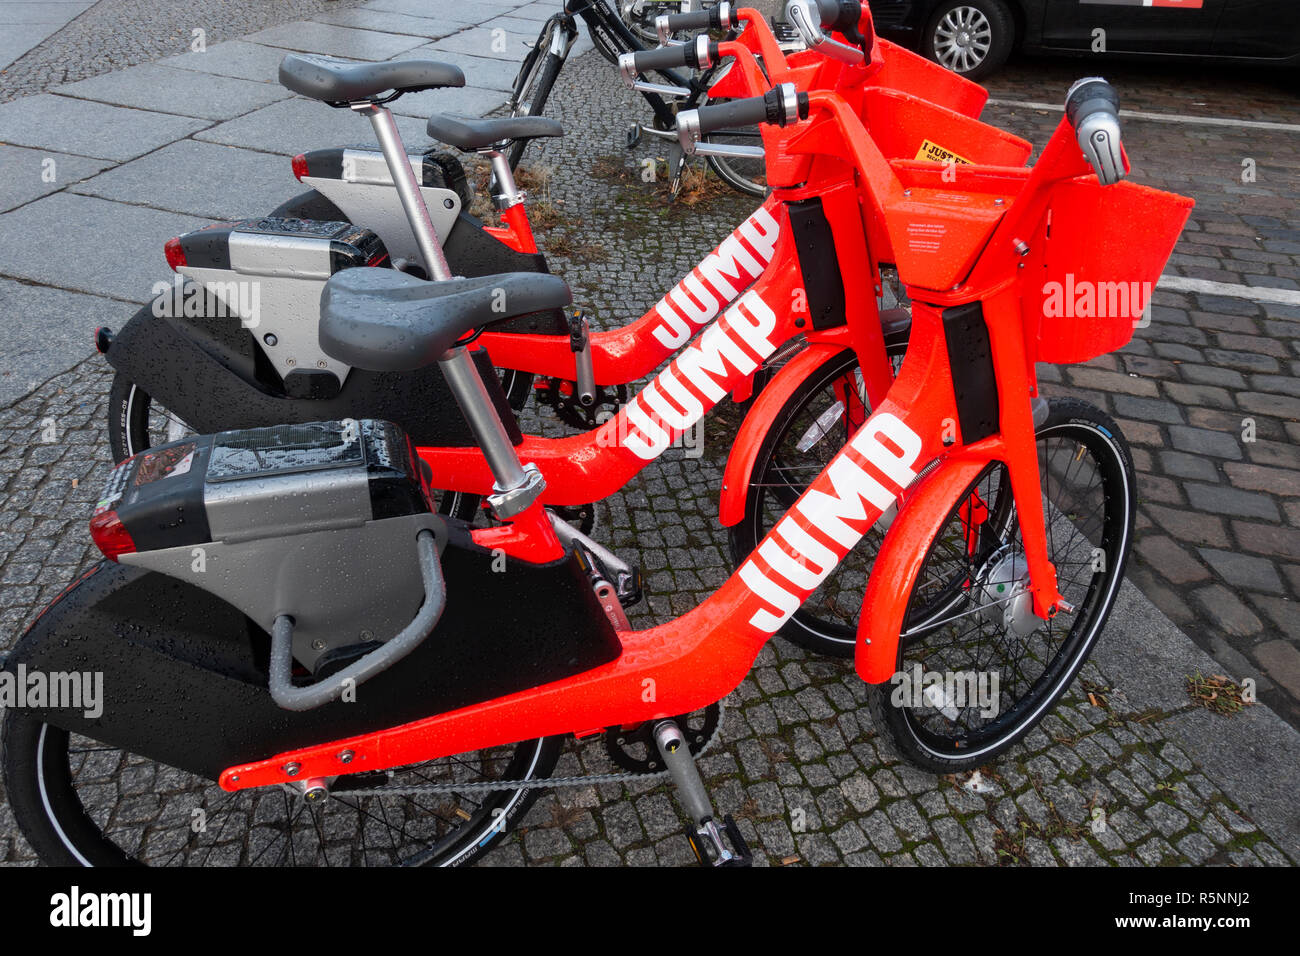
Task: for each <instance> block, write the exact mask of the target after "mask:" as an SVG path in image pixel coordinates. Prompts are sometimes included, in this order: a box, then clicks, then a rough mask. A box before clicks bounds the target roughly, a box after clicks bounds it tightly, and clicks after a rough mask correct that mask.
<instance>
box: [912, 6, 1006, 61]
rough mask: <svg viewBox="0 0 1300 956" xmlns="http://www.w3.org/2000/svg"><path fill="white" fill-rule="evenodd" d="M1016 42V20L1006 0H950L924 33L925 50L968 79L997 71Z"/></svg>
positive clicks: (922, 51)
mask: <svg viewBox="0 0 1300 956" xmlns="http://www.w3.org/2000/svg"><path fill="white" fill-rule="evenodd" d="M1015 42H1016V20H1015V17H1014V16H1013V15H1012V13H1011V10H1010V9H1009V8H1008V7H1007V5H1006V3H1005V2H1004V0H949V2H947V3H945V4H943V5H942V6H940V7H939V9H938V10H936V11H935V13H934V16H933V17H932V18H931V19H930V22H929V24H927V25H926V28H925V33H924V34H923V35H922V37H921V53H922V54H923V55H924V56H926V57H928V58H929V59H931V60H934V62H936V63H938V64H940V65H941V66H944V67H946V68H947V69H949V70H952V72H954V73H957V74H958V75H960V76H964V77H965V78H966V79H968V80H982V79H984V77H986V76H989V75H990V74H992V73H993V72H995V71H996V70H997V69H998V68H999V67H1001V66H1002V64H1003V63H1005V62H1006V61H1007V57H1008V56H1010V55H1011V49H1012V47H1013V46H1014V45H1015Z"/></svg>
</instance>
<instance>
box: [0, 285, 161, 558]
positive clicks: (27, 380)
mask: <svg viewBox="0 0 1300 956" xmlns="http://www.w3.org/2000/svg"><path fill="white" fill-rule="evenodd" d="M0 302H3V303H4V308H5V311H6V312H7V313H8V315H9V316H10V317H11V321H10V322H9V324H8V326H7V328H6V334H5V336H4V338H3V340H2V341H0V406H4V405H8V404H9V403H10V402H13V401H15V400H17V399H18V398H20V397H21V396H22V395H24V394H25V393H26V392H28V391H30V390H31V389H32V388H33V387H34V386H35V385H36V384H37V383H39V382H43V381H45V380H46V379H48V378H50V377H51V376H53V375H56V374H58V373H59V372H64V371H66V370H67V369H69V368H70V367H71V366H72V365H73V364H75V363H76V362H79V361H81V360H82V359H83V358H85V357H86V356H87V355H89V354H90V353H91V352H92V351H93V348H92V345H91V337H92V336H93V335H94V331H95V329H97V328H98V327H99V326H101V325H108V326H115V327H121V325H122V324H123V322H125V321H126V319H128V318H130V317H131V314H132V313H133V312H135V306H133V305H129V304H127V303H124V302H116V301H114V300H112V299H105V298H102V297H100V296H91V295H83V294H81V293H78V292H67V291H65V290H63V289H52V288H50V287H48V286H38V285H30V284H28V283H24V282H15V281H13V280H11V279H0ZM10 490H11V491H12V490H13V488H12V486H11V488H10ZM17 504H18V503H17V501H16V500H15V499H14V498H13V497H12V495H11V496H10V507H16V506H17ZM5 550H12V549H9V548H6V549H5ZM77 550H78V551H80V548H78V549H77Z"/></svg>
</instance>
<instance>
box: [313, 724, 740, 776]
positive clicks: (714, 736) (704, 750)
mask: <svg viewBox="0 0 1300 956" xmlns="http://www.w3.org/2000/svg"><path fill="white" fill-rule="evenodd" d="M726 715H727V712H726V708H725V707H723V704H722V701H718V726H717V729H716V730H714V731H713V734H712V735H711V736H710V737H709V739H708V741H706V742H705V744H704V746H703V747H701V748H700V752H699V753H698V754H696V755H695V759H696V760H699V759H700V758H701V757H703V756H704V755H705V754H706V753H708V752H709V748H710V747H712V746H713V743H714V741H716V740H717V739H718V737H719V736H721V734H720V731H721V730H722V722H723V720H724V718H725V717H726ZM671 776H672V774H671V773H670V772H669V771H667V770H660V771H658V772H657V773H594V774H586V775H584V776H580V777H544V778H540V779H534V780H494V781H491V782H489V783H417V784H411V785H409V786H405V787H371V788H368V789H364V790H330V792H329V793H330V796H331V797H364V796H373V795H375V794H391V795H393V796H427V795H429V794H435V793H493V792H496V791H498V790H529V789H531V788H533V787H587V786H597V785H599V784H602V783H631V782H632V781H634V780H640V781H644V780H661V779H666V778H669V777H671Z"/></svg>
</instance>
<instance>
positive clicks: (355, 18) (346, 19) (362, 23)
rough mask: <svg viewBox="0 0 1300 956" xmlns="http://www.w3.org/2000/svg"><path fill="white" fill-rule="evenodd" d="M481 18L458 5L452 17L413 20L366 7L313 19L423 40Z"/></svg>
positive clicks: (465, 25) (472, 10) (416, 18)
mask: <svg viewBox="0 0 1300 956" xmlns="http://www.w3.org/2000/svg"><path fill="white" fill-rule="evenodd" d="M481 16H482V15H481V14H479V13H477V12H475V9H474V8H473V7H470V6H465V5H462V6H460V8H459V9H458V10H457V11H456V12H455V13H454V14H452V13H445V14H443V13H440V14H438V15H437V16H433V15H431V14H429V15H425V16H418V17H413V16H410V15H408V14H405V13H392V12H389V11H387V10H374V9H371V8H369V7H366V8H362V9H360V10H342V11H339V12H338V13H324V14H321V15H320V16H319V17H317V18H316V19H317V20H319V21H320V22H322V23H332V24H335V25H336V26H341V27H353V28H355V29H358V30H378V31H380V32H383V33H401V34H406V35H408V36H414V37H422V38H424V39H425V40H436V39H439V38H440V37H445V36H448V35H450V34H452V33H459V32H460V31H461V30H463V29H465V27H467V26H469V25H472V24H476V23H478V22H479V19H480V17H481Z"/></svg>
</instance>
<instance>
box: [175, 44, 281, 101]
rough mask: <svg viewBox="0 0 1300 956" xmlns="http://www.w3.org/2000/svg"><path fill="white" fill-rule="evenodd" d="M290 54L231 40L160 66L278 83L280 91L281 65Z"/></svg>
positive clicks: (259, 45)
mask: <svg viewBox="0 0 1300 956" xmlns="http://www.w3.org/2000/svg"><path fill="white" fill-rule="evenodd" d="M287 52H289V51H288V50H281V49H278V48H276V47H269V46H262V45H261V44H259V43H247V42H245V41H244V40H227V41H226V42H225V43H217V44H215V45H213V46H210V47H208V48H207V50H206V51H204V52H203V53H183V54H181V55H180V56H169V57H167V58H166V59H164V60H159V61H158V62H159V63H160V64H162V65H164V66H175V67H180V68H181V69H184V70H196V71H198V72H201V73H211V74H216V75H218V76H233V77H239V78H240V79H244V80H257V81H259V82H262V83H274V84H275V85H276V86H277V87H279V86H280V81H279V71H280V61H281V60H283V59H284V55H285V54H286V53H287ZM280 88H281V89H283V87H280Z"/></svg>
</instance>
